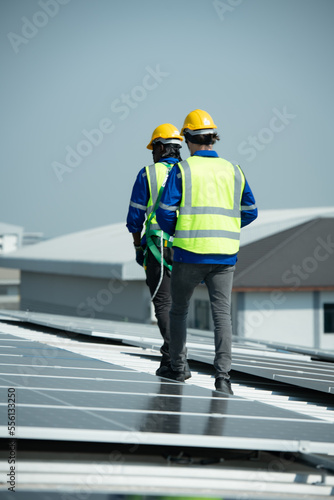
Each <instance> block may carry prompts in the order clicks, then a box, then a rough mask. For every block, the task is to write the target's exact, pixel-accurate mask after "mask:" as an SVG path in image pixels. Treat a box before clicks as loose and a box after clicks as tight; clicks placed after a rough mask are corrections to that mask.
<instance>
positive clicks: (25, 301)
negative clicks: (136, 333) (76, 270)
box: [21, 271, 150, 323]
mask: <svg viewBox="0 0 334 500" xmlns="http://www.w3.org/2000/svg"><path fill="white" fill-rule="evenodd" d="M21 309H22V310H25V311H26V310H29V311H37V312H46V313H53V314H64V315H69V316H78V317H83V318H101V319H113V320H118V321H132V322H139V323H149V322H150V293H149V289H148V287H147V285H146V283H145V282H144V281H120V280H117V279H99V278H88V277H81V276H69V275H66V276H65V275H60V274H46V273H32V272H26V271H22V273H21Z"/></svg>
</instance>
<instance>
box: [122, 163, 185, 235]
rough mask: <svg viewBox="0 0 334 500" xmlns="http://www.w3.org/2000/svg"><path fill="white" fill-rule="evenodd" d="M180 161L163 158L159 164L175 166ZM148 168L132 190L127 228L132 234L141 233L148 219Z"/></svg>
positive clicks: (138, 177)
mask: <svg viewBox="0 0 334 500" xmlns="http://www.w3.org/2000/svg"><path fill="white" fill-rule="evenodd" d="M179 161H180V160H177V159H176V158H172V157H170V158H163V159H162V160H161V161H160V162H158V163H169V164H170V165H175V163H178V162H179ZM145 169H146V167H143V168H142V169H141V170H140V171H139V173H138V175H137V178H136V180H135V183H134V185H133V188H132V194H131V199H130V205H129V211H128V215H127V219H126V227H127V228H128V231H129V232H130V233H141V232H142V230H143V227H144V223H145V219H146V208H147V204H148V200H149V199H150V189H149V186H148V180H147V175H146V170H145ZM172 171H173V169H172V170H171V172H172ZM141 243H142V245H144V244H145V243H146V238H145V235H144V236H143V238H142V241H141Z"/></svg>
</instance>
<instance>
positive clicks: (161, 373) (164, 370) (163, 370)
mask: <svg viewBox="0 0 334 500" xmlns="http://www.w3.org/2000/svg"><path fill="white" fill-rule="evenodd" d="M171 371H172V372H174V370H172V368H171V366H170V364H169V365H166V364H164V363H161V365H160V366H159V368H158V369H157V371H156V372H155V374H156V375H157V376H158V377H166V378H170V377H168V376H167V374H168V373H170V372H171ZM174 373H178V372H174ZM180 373H184V380H188V378H190V377H191V372H190V368H189V365H188V363H187V364H186V368H185V371H184V372H180Z"/></svg>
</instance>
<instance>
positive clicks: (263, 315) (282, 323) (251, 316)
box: [237, 291, 315, 347]
mask: <svg viewBox="0 0 334 500" xmlns="http://www.w3.org/2000/svg"><path fill="white" fill-rule="evenodd" d="M313 300H314V299H313V294H312V292H293V293H289V292H278V291H275V292H263V293H259V292H257V293H255V292H247V293H245V294H244V301H243V310H240V309H239V310H238V320H237V321H238V324H237V328H238V335H241V336H243V337H246V338H253V339H259V340H267V341H271V342H280V343H286V344H294V345H300V346H304V347H315V346H314V310H313Z"/></svg>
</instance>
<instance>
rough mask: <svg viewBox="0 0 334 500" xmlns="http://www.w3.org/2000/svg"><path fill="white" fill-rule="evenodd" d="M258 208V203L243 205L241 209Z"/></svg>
mask: <svg viewBox="0 0 334 500" xmlns="http://www.w3.org/2000/svg"><path fill="white" fill-rule="evenodd" d="M255 208H256V205H241V210H242V211H244V210H254V209H255Z"/></svg>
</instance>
